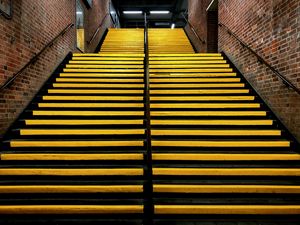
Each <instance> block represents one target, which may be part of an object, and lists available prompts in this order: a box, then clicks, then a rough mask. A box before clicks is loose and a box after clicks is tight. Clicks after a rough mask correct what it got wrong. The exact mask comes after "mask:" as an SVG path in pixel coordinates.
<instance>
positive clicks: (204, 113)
mask: <svg viewBox="0 0 300 225" xmlns="http://www.w3.org/2000/svg"><path fill="white" fill-rule="evenodd" d="M150 113H151V116H266V115H267V112H266V111H151V112H150Z"/></svg>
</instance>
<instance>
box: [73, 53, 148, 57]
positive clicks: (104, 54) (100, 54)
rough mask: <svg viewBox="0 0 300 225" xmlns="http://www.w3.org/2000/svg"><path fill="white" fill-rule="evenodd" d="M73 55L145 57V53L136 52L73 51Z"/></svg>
mask: <svg viewBox="0 0 300 225" xmlns="http://www.w3.org/2000/svg"><path fill="white" fill-rule="evenodd" d="M73 56H80V57H86V56H96V57H97V56H98V57H99V56H101V57H116V56H118V57H119V56H120V57H144V56H145V54H135V53H120V54H118V53H73Z"/></svg>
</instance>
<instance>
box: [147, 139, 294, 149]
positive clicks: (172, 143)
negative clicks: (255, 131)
mask: <svg viewBox="0 0 300 225" xmlns="http://www.w3.org/2000/svg"><path fill="white" fill-rule="evenodd" d="M152 146H154V147H221V148H222V147H235V148H243V147H252V148H253V147H290V141H284V140H283V141H264V140H262V141H256V140H249V141H238V140H236V141H220V140H218V141H214V140H210V141H193V140H189V141H187V140H184V141H181V140H174V141H167V140H152Z"/></svg>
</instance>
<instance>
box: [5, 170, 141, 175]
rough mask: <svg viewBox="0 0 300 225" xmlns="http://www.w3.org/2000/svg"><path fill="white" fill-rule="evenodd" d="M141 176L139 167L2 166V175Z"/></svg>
mask: <svg viewBox="0 0 300 225" xmlns="http://www.w3.org/2000/svg"><path fill="white" fill-rule="evenodd" d="M30 175H39V176H141V175H143V169H139V168H105V169H86V168H80V169H69V168H68V169H66V168H63V169H53V168H51V169H48V168H13V169H11V168H5V169H3V168H0V176H30Z"/></svg>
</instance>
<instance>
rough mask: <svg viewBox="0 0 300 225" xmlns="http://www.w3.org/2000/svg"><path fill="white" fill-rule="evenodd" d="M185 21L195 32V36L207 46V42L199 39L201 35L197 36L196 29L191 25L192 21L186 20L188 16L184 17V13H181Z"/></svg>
mask: <svg viewBox="0 0 300 225" xmlns="http://www.w3.org/2000/svg"><path fill="white" fill-rule="evenodd" d="M181 15H182V17H183V19H184V20H185V22H186V23H187V24H188V25H189V27H190V28H191V30H192V31H193V33H194V35H195V36H196V37H197V39H198V40H199V41H200V42H201V43H202V44H205V43H206V42H205V40H203V39H202V38H200V37H199V35H198V34H197V32H196V30H195V27H194V26H193V25H192V24H191V23H190V21H189V20H188V19H187V18H186V16H185V15H184V13H183V12H182V13H181Z"/></svg>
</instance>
